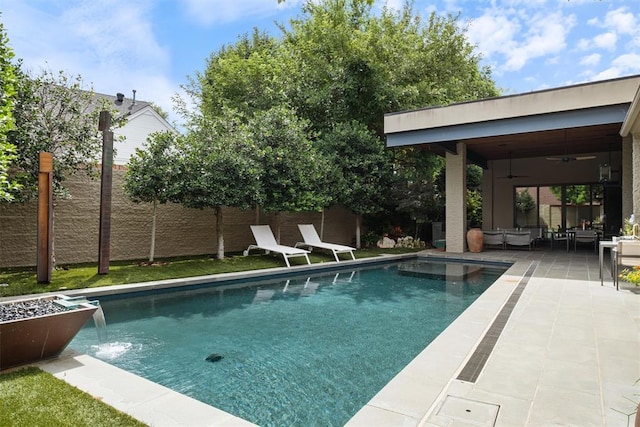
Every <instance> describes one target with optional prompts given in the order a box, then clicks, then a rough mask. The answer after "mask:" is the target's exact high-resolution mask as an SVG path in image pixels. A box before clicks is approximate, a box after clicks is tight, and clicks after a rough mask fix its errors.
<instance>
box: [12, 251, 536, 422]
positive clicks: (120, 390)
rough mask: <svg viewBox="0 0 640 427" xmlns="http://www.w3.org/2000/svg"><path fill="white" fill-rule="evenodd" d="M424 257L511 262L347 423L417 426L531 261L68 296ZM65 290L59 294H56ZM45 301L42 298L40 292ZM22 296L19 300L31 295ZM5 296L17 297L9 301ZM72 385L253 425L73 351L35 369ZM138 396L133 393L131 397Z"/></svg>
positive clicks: (125, 402)
mask: <svg viewBox="0 0 640 427" xmlns="http://www.w3.org/2000/svg"><path fill="white" fill-rule="evenodd" d="M412 258H426V259H431V260H437V261H457V262H465V263H468V262H473V263H482V264H489V265H511V267H509V268H508V270H507V271H506V272H505V273H504V274H503V275H502V276H500V278H498V280H497V281H496V282H494V284H493V285H491V286H490V287H489V288H488V289H487V290H486V291H485V292H484V293H483V294H482V295H480V297H479V298H478V299H477V300H476V301H475V302H474V303H473V304H471V306H469V307H468V308H467V309H466V310H465V311H464V312H463V313H462V314H461V315H460V316H459V317H458V318H457V319H456V320H455V321H454V322H453V323H452V324H451V325H449V326H448V327H447V328H446V329H445V330H444V331H443V332H442V333H441V334H440V335H438V337H436V339H435V340H434V341H433V342H431V343H430V344H429V345H428V346H427V347H426V348H425V349H424V350H423V351H422V352H420V354H418V356H416V357H415V358H414V359H413V361H412V362H410V363H409V365H407V366H406V367H405V368H403V370H402V371H401V372H400V373H399V374H397V375H396V376H395V377H394V378H393V379H392V380H391V381H390V382H389V383H387V385H386V386H385V387H384V388H383V389H382V390H380V391H379V392H378V393H377V394H376V395H375V396H374V397H373V398H372V399H371V400H370V401H369V402H368V403H367V404H366V405H365V406H364V407H363V408H361V409H360V410H359V411H358V412H357V413H356V414H355V415H354V416H353V417H352V418H351V420H349V421H348V422H347V424H346V425H347V426H352V427H353V426H365V425H366V426H370V425H374V424H380V423H382V424H384V425H416V426H417V425H420V424H421V423H422V422H424V420H425V419H426V417H427V416H428V414H429V413H430V411H431V410H432V409H433V408H434V407H435V405H436V404H437V403H438V402H439V401H441V400H442V398H443V397H444V396H443V393H445V392H446V390H447V388H448V387H449V386H450V384H451V382H452V381H453V380H455V378H456V377H457V375H458V374H459V373H460V371H461V370H462V369H463V367H464V365H465V363H466V362H467V361H468V360H469V358H470V357H471V355H472V353H473V350H474V349H475V348H476V347H477V345H478V344H479V342H480V340H481V339H482V337H483V335H484V334H485V332H486V331H487V329H488V328H489V327H490V325H491V323H492V322H493V321H494V319H495V318H496V316H497V315H498V313H499V311H500V310H501V308H502V307H503V306H504V304H505V302H506V301H507V300H508V298H509V297H510V295H511V293H512V292H513V290H514V289H515V287H516V286H517V284H518V283H519V281H520V280H521V279H522V276H523V274H524V272H525V270H526V269H527V268H528V267H529V265H530V262H529V261H519V260H513V259H505V260H504V261H502V260H496V259H495V258H491V259H486V260H484V259H481V258H479V259H474V260H469V259H468V258H463V257H455V256H447V255H446V254H441V253H436V254H432V253H410V254H400V255H382V256H380V257H375V258H367V259H361V260H355V261H340V262H339V263H336V262H327V263H322V264H314V265H313V266H312V268H309V266H304V265H302V266H293V267H291V268H286V267H282V268H274V269H265V270H252V271H247V272H238V273H224V274H217V275H210V276H199V277H193V278H185V279H175V280H162V281H153V282H143V283H135V284H129V285H114V286H107V287H101V288H87V289H79V290H73V291H68V292H65V294H67V295H70V296H78V295H82V296H85V297H87V298H96V297H102V296H109V295H118V296H123V295H125V294H136V293H137V294H139V293H145V292H158V291H162V290H167V289H169V288H172V289H173V288H175V289H180V290H186V289H190V287H194V286H199V285H203V284H205V283H216V284H220V285H223V284H230V283H233V282H234V281H241V280H247V279H249V280H252V279H255V280H260V279H270V278H278V277H280V276H290V275H291V274H292V273H300V274H301V275H304V274H307V273H316V272H323V271H338V270H344V269H349V268H350V267H356V266H357V267H362V266H363V265H374V264H379V263H384V262H394V261H399V260H402V259H412ZM56 293H60V292H56ZM38 295H39V296H44V294H38ZM28 297H29V296H22V297H21V298H28ZM8 299H16V298H15V297H13V298H8ZM38 365H39V367H40V368H42V369H43V370H45V371H48V372H51V373H52V374H54V375H56V376H58V377H59V378H61V379H64V380H65V381H67V382H69V383H70V384H72V385H74V386H76V387H78V388H79V389H81V390H84V391H86V392H88V393H89V394H91V395H93V396H95V397H98V398H100V399H101V400H103V401H104V402H105V403H107V404H109V405H111V406H113V407H114V408H116V409H118V410H121V411H123V412H125V413H128V414H130V415H132V416H134V417H135V418H137V419H139V420H141V421H143V422H145V423H149V424H150V425H175V426H189V425H193V424H194V421H196V420H197V422H196V424H198V425H202V424H203V420H207V421H206V422H205V424H207V425H222V426H225V425H239V426H248V425H253V424H252V423H250V422H249V421H246V420H244V419H241V418H238V417H235V416H233V415H231V414H228V413H226V412H224V411H222V410H220V409H218V408H215V407H213V406H210V405H206V404H204V403H202V402H199V401H197V400H195V399H192V398H190V397H188V396H185V395H182V394H180V393H177V392H174V391H172V390H170V389H168V388H166V387H164V386H161V385H159V384H156V383H153V382H151V381H149V380H146V379H144V378H142V377H138V376H136V375H134V374H131V373H129V372H126V371H124V370H122V369H120V368H117V367H115V366H112V365H109V364H107V363H105V362H102V361H100V360H98V359H95V358H93V357H91V356H88V355H83V354H79V353H76V352H75V351H73V350H72V349H69V350H66V351H65V353H63V355H62V356H61V357H60V358H58V359H54V360H50V361H45V362H42V363H40V364H38ZM134 391H135V393H134Z"/></svg>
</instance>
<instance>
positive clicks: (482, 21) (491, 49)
mask: <svg viewBox="0 0 640 427" xmlns="http://www.w3.org/2000/svg"><path fill="white" fill-rule="evenodd" d="M519 31H520V25H519V24H518V22H517V21H516V20H509V18H508V17H507V16H504V15H495V16H494V15H490V14H487V13H485V14H484V15H483V16H480V17H479V18H476V19H473V20H472V21H470V23H469V29H468V31H467V36H468V37H469V41H471V43H473V44H476V45H478V48H479V50H480V51H481V52H482V53H483V55H485V56H486V57H491V56H492V55H493V54H495V53H505V52H508V51H509V50H510V48H512V47H513V46H514V45H515V41H514V38H515V37H516V34H517V33H518V32H519Z"/></svg>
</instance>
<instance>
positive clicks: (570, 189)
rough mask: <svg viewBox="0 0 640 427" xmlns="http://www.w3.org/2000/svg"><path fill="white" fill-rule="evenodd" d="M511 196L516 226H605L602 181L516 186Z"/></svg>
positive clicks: (601, 227) (547, 227) (567, 227)
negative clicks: (513, 203)
mask: <svg viewBox="0 0 640 427" xmlns="http://www.w3.org/2000/svg"><path fill="white" fill-rule="evenodd" d="M514 200H515V206H514V214H515V217H514V224H516V227H520V228H532V227H537V228H543V229H553V230H557V229H562V230H565V229H569V228H583V227H584V228H600V229H603V230H607V228H606V215H605V210H604V200H605V187H604V186H603V184H599V183H598V184H576V185H554V186H529V187H515V195H514ZM612 203H613V201H612Z"/></svg>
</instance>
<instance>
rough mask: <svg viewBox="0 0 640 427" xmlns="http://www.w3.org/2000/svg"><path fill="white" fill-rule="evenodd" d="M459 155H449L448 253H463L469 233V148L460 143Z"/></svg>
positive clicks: (458, 144)
mask: <svg viewBox="0 0 640 427" xmlns="http://www.w3.org/2000/svg"><path fill="white" fill-rule="evenodd" d="M456 150H457V152H458V154H453V153H447V157H446V159H447V163H446V169H445V173H446V175H445V178H446V185H445V191H446V198H447V199H446V209H445V216H446V242H447V252H452V253H463V252H464V251H465V248H466V244H465V236H466V233H467V202H466V195H467V146H466V145H465V144H464V143H462V142H458V143H457V144H456Z"/></svg>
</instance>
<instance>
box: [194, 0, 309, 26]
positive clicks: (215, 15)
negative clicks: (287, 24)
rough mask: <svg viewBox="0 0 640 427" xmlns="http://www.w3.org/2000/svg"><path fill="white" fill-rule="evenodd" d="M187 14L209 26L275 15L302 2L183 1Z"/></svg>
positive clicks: (250, 0) (247, 0) (243, 0)
mask: <svg viewBox="0 0 640 427" xmlns="http://www.w3.org/2000/svg"><path fill="white" fill-rule="evenodd" d="M182 3H183V4H184V5H185V7H186V12H187V15H188V16H189V17H191V19H193V20H194V21H196V22H198V23H199V24H202V25H205V26H209V25H212V24H216V23H230V22H235V21H239V20H247V19H251V18H262V17H267V16H271V15H275V14H276V13H277V12H278V11H279V10H282V9H289V8H295V7H297V6H298V5H299V4H300V3H301V0H287V1H284V2H282V3H278V2H277V1H276V0H268V1H267V0H182Z"/></svg>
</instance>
